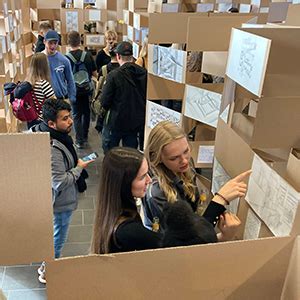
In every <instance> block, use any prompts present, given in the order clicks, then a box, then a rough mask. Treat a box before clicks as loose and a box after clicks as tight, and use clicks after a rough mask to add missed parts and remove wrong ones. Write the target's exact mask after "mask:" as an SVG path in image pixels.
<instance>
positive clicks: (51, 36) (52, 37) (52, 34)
mask: <svg viewBox="0 0 300 300" xmlns="http://www.w3.org/2000/svg"><path fill="white" fill-rule="evenodd" d="M44 39H45V41H59V35H58V33H57V32H56V31H55V30H49V31H47V32H46V34H45V36H44Z"/></svg>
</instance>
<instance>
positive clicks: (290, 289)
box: [280, 236, 300, 300]
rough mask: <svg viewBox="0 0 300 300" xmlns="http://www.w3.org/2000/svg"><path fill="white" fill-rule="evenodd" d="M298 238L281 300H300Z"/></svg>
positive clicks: (299, 246)
mask: <svg viewBox="0 0 300 300" xmlns="http://www.w3.org/2000/svg"><path fill="white" fill-rule="evenodd" d="M299 254H300V237H299V236H298V237H296V239H295V242H294V247H293V251H292V255H291V258H290V262H289V267H288V271H287V275H286V278H285V282H284V286H283V291H282V294H281V298H280V299H281V300H297V299H300V269H299V259H300V257H299Z"/></svg>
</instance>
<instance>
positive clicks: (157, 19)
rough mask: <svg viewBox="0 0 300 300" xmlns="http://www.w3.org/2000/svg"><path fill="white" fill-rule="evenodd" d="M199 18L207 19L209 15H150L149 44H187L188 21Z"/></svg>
mask: <svg viewBox="0 0 300 300" xmlns="http://www.w3.org/2000/svg"><path fill="white" fill-rule="evenodd" d="M197 16H203V17H204V18H205V16H206V18H207V17H208V13H175V14H172V13H159V14H157V13H152V14H149V40H148V41H149V44H159V43H186V38H187V34H186V33H187V28H188V19H189V18H190V17H197ZM175 28H176V30H175ZM197 36H198V34H197Z"/></svg>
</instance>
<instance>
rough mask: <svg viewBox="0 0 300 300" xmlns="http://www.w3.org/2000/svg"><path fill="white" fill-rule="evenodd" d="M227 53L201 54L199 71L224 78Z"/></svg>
mask: <svg viewBox="0 0 300 300" xmlns="http://www.w3.org/2000/svg"><path fill="white" fill-rule="evenodd" d="M227 56H228V52H227V51H212V52H203V58H202V67H201V71H202V72H203V73H205V74H211V75H216V76H221V77H224V76H225V70H226V63H227Z"/></svg>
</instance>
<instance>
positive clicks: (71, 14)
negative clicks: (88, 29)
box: [60, 9, 84, 34]
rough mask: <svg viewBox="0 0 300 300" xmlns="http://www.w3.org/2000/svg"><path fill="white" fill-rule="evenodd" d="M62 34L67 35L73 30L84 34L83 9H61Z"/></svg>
mask: <svg viewBox="0 0 300 300" xmlns="http://www.w3.org/2000/svg"><path fill="white" fill-rule="evenodd" d="M60 19H61V33H62V34H67V33H68V32H70V31H71V30H75V31H78V32H79V33H83V32H84V22H83V10H82V9H61V13H60Z"/></svg>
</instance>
